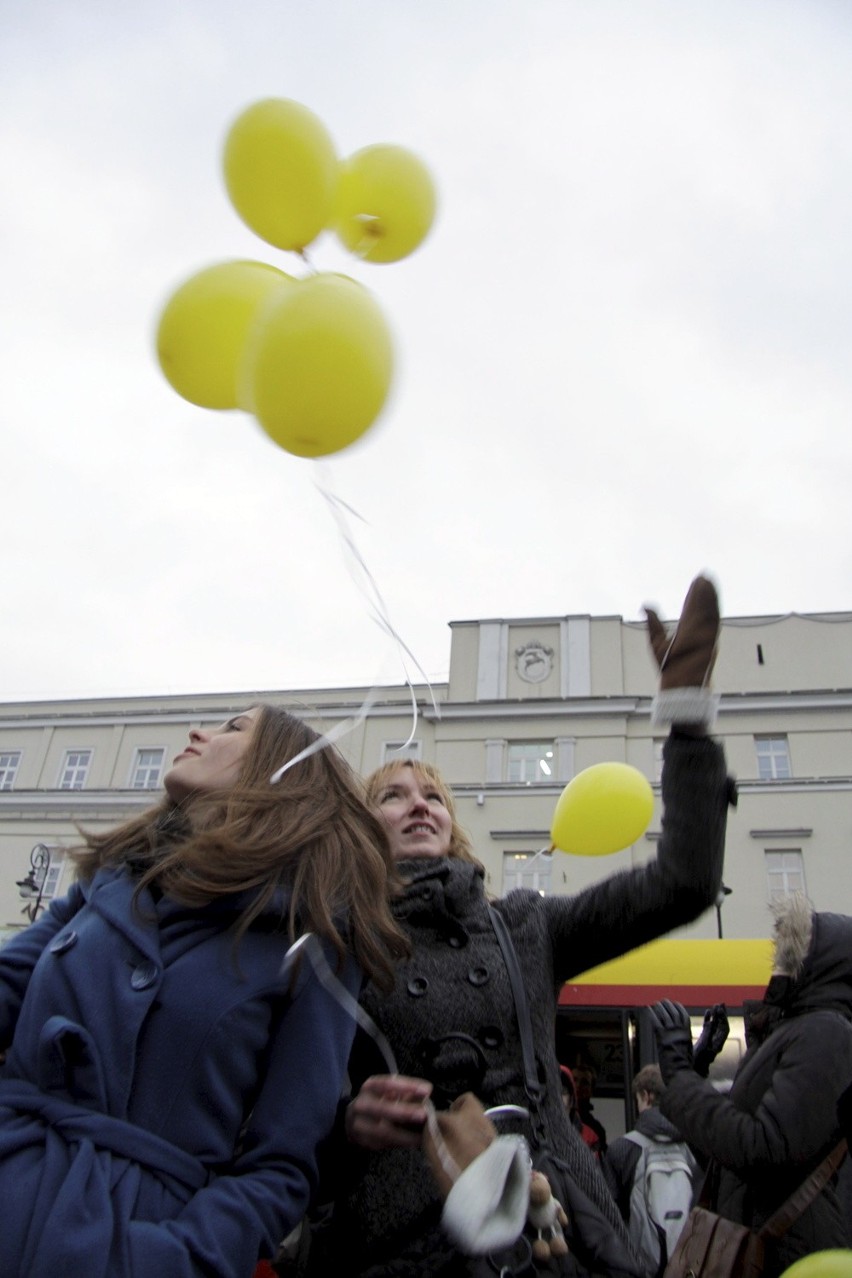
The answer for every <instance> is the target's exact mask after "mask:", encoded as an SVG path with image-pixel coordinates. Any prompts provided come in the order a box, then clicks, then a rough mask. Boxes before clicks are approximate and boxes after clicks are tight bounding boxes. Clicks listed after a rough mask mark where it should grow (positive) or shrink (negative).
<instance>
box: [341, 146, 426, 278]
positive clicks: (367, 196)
mask: <svg viewBox="0 0 852 1278" xmlns="http://www.w3.org/2000/svg"><path fill="white" fill-rule="evenodd" d="M435 205H436V197H435V187H434V184H433V182H432V178H431V176H430V174H429V170H428V169H427V168H426V166H425V164H424V163H423V162H422V160H420V159H418V157H417V156H416V155H414V153H413V152H411V151H407V150H406V149H405V147H401V146H390V145H389V144H385V143H380V144H378V145H376V146H367V147H364V149H363V150H362V151H356V152H355V154H354V155H352V156H350V157H349V159H348V160H345V161H344V162H343V163H342V164H341V166H340V179H339V181H338V186H337V194H336V196H335V201H334V221H333V226H334V230H335V231H336V233H337V235H338V237H339V238H340V240H341V241H342V242H343V244H344V245H345V246H346V248H348V249H349V250H350V251H351V252H353V253H357V254H358V256H359V257H363V258H365V259H366V260H367V261H368V262H398V261H399V259H400V258H402V257H407V256H408V254H409V253H413V252H414V250H415V249H416V248H417V246H418V245H419V244H420V243H422V241H423V240H424V239H425V238H426V235H427V234H428V232H429V228H430V227H431V225H432V222H433V219H434V217H435Z"/></svg>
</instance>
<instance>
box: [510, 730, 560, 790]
mask: <svg viewBox="0 0 852 1278" xmlns="http://www.w3.org/2000/svg"><path fill="white" fill-rule="evenodd" d="M506 768H507V778H506V779H507V780H508V781H514V782H515V783H516V784H520V785H534V784H535V783H536V782H542V781H553V780H555V776H554V774H555V764H554V761H553V742H552V741H514V742H511V741H510V742H509V749H508V753H507V756H506Z"/></svg>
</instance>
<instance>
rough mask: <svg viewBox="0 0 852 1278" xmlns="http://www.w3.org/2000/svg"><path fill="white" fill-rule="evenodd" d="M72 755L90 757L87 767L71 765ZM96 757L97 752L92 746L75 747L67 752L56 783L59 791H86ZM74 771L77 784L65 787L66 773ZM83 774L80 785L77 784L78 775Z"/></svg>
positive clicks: (77, 764)
mask: <svg viewBox="0 0 852 1278" xmlns="http://www.w3.org/2000/svg"><path fill="white" fill-rule="evenodd" d="M72 755H88V758H87V760H86V764H85V767H84V766H83V765H82V764H80V763H75V764H73V765H72V764H71V762H70V760H71V756H72ZM94 757H95V751H94V748H93V747H92V746H74V747H70V748H69V749H67V750H66V751H65V754H64V756H63V759H62V763H61V765H60V768H59V777H58V779H57V782H56V788H57V790H85V788H86V782H87V781H88V779H89V773H90V772H91V770H92V760H93V759H94ZM72 766H73V770H74V776H75V783H74V784H72V785H64V784H63V781H64V779H65V776H66V773H68V772H69V770H70V769H71V768H72ZM78 773H82V776H81V778H80V781H79V784H77V783H76V778H77V774H78Z"/></svg>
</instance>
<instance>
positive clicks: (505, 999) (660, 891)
mask: <svg viewBox="0 0 852 1278" xmlns="http://www.w3.org/2000/svg"><path fill="white" fill-rule="evenodd" d="M663 800H664V809H665V811H664V818H663V833H662V838H661V839H660V842H659V844H658V845H657V855H656V857H655V859H654V860H652V861H651V862H650V863H649V864H648V865H646V866H644V867H640V868H636V869H632V870H626V871H623V872H621V873H619V874H616V875H613V876H612V877H610V878H608V879H605V880H604V881H603V882H601V883H598V884H596V885H594V886H592V887H589V888H587V889H585V890H584V891H583V892H580V893H579V894H578V895H576V896H557V895H554V896H547V897H542V896H540V895H539V894H538V893H537V892H530V891H517V892H512V893H510V894H509V895H508V896H507V897H505V898H504V899H502V900H500V901H497V902H495V905H496V908H497V909H499V911H500V912H501V913H502V915H503V917H504V919H505V921H506V923H507V924H508V926H509V930H510V932H511V935H512V939H513V941H514V944H515V947H516V949H517V952H518V958H519V961H520V963H521V966H522V970H523V974H524V977H525V982H526V988H527V994H528V998H529V1003H530V1009H531V1014H532V1019H533V1033H534V1037H535V1046H536V1056H537V1062H538V1068H539V1072H540V1077H541V1078H542V1079H543V1080H544V1081H545V1083H546V1087H547V1094H546V1099H545V1106H546V1125H547V1131H548V1135H549V1138H550V1141H551V1143H552V1145H553V1147H554V1148H555V1149H556V1151H557V1152H558V1153H559V1154H560V1155H561V1156H562V1157H563V1158H565V1159H566V1160H567V1161H568V1162H569V1163H570V1165H571V1167H572V1169H573V1177H574V1180H575V1181H576V1182H577V1183H578V1184H579V1185H580V1187H581V1188H582V1189H583V1190H584V1191H585V1192H586V1194H587V1195H588V1196H589V1197H590V1198H591V1199H592V1200H593V1203H594V1204H596V1211H597V1215H598V1224H597V1226H596V1229H597V1232H598V1235H599V1236H598V1237H597V1238H591V1237H587V1238H585V1239H582V1240H578V1242H577V1245H578V1247H579V1248H581V1249H582V1248H583V1247H586V1248H587V1249H592V1250H593V1249H594V1247H595V1246H596V1245H598V1244H599V1243H601V1241H602V1240H612V1239H618V1238H620V1239H624V1238H625V1233H624V1229H623V1225H622V1222H621V1218H620V1217H619V1215H618V1211H617V1209H616V1207H615V1203H614V1202H613V1200H612V1198H611V1196H610V1194H609V1192H608V1190H607V1188H606V1185H605V1183H604V1181H603V1178H602V1176H601V1173H600V1170H599V1166H598V1164H597V1162H596V1160H595V1159H594V1158H593V1157H592V1155H591V1154H590V1153H589V1150H588V1149H587V1148H586V1146H585V1145H584V1144H583V1142H582V1140H581V1139H580V1137H579V1135H578V1133H577V1132H576V1130H575V1129H574V1128H573V1127H572V1126H571V1124H570V1122H569V1121H568V1117H567V1114H566V1112H565V1108H564V1106H563V1104H562V1100H561V1086H560V1076H559V1065H558V1062H557V1059H556V1050H555V1042H554V1025H555V1011H556V1003H555V997H554V991H555V990H556V989H557V988H558V987H561V985H562V984H563V983H564V982H565V981H566V980H569V979H570V978H571V977H573V976H577V975H578V974H579V973H580V972H583V971H586V970H587V969H588V968H591V967H594V966H596V965H597V964H599V963H603V962H605V961H606V960H609V959H612V958H615V957H617V956H618V955H620V954H623V953H625V952H626V951H627V950H630V949H632V948H634V947H635V946H637V945H642V944H644V943H645V942H647V941H651V940H653V939H654V938H655V937H658V936H661V935H662V934H664V933H666V932H669V931H671V929H672V928H675V927H678V926H680V925H681V924H684V923H687V922H689V921H690V920H692V919H694V918H695V917H697V915H699V914H700V913H701V912H702V911H703V910H705V909H707V907H708V906H710V905H711V904H712V903H713V901H714V900H715V896H716V893H717V891H718V888H719V883H720V879H721V870H722V853H723V846H724V832H725V820H726V814H727V805H728V785H727V778H726V774H725V765H724V757H723V754H722V750H721V748H720V747H719V745H718V744H717V743H715V742H713V741H711V740H709V739H690V738H686V737H683V738H681V737H674V736H673V737H672V738H670V740H669V742H668V743H667V746H666V751H665V769H664V775H663ZM401 869H402V871H403V874H404V875H405V876H406V877H407V878H408V880H409V886H408V888H407V891H406V892H405V895H404V897H403V898H402V899H401V900H400V901H399V902H398V903H397V905H396V907H395V910H396V914H397V917H398V918H399V920H400V921H401V923H402V925H403V927H404V929H405V931H406V932H407V934H408V936H409V937H410V939H411V941H412V944H413V955H412V957H411V959H410V960H408V961H407V962H406V963H404V964H403V965H402V966H401V968H400V969H399V971H398V975H397V980H396V986H395V989H394V991H393V993H392V994H390V995H389V996H382V995H381V994H379V993H378V992H377V991H376V990H375V989H373V988H372V987H368V988H367V990H366V991H365V993H364V995H363V999H362V1001H363V1003H364V1006H365V1008H366V1009H367V1011H368V1012H369V1013H370V1015H371V1016H372V1017H373V1018H374V1019H375V1020H376V1021H377V1022H378V1024H379V1026H380V1027H381V1029H382V1030H383V1031H384V1033H385V1035H386V1036H387V1038H388V1039H389V1041H390V1043H391V1046H392V1047H393V1050H394V1052H395V1054H396V1057H397V1061H398V1065H399V1069H400V1071H401V1072H402V1073H404V1074H410V1075H415V1076H421V1077H425V1078H428V1079H430V1080H431V1082H432V1083H433V1085H434V1089H435V1090H434V1098H435V1103H436V1105H437V1106H438V1107H442V1106H446V1105H447V1104H449V1103H450V1101H452V1100H453V1099H454V1098H455V1097H456V1096H458V1095H459V1094H460V1093H461V1092H464V1091H468V1090H469V1091H473V1092H474V1093H476V1095H477V1096H479V1097H480V1099H481V1100H482V1101H483V1102H484V1103H485V1104H486V1105H487V1106H492V1105H499V1104H504V1103H513V1104H519V1105H524V1104H526V1095H525V1092H524V1086H523V1072H522V1059H521V1049H520V1041H519V1036H518V1029H517V1023H516V1019H515V1010H514V1004H513V1001H512V995H511V991H510V987H509V981H508V976H507V973H506V968H505V965H504V962H503V959H502V956H501V953H500V950H499V948H498V944H497V940H496V936H495V934H494V930H493V928H492V926H491V923H490V921H489V916H488V909H487V901H486V897H485V891H484V886H483V879H482V874H481V872H480V871H479V870H478V869H477V868H476V867H475V866H473V865H471V864H468V863H466V862H463V861H458V860H445V859H440V860H428V859H423V860H419V861H412V862H409V863H404V864H403V865H402V866H401ZM359 1037H360V1036H359ZM383 1072H386V1069H385V1068H384V1067H383V1065H382V1062H381V1061H380V1060H379V1059H378V1057H377V1056H376V1055H373V1056H372V1057H369V1056H368V1058H367V1059H366V1060H363V1061H361V1062H353V1073H355V1074H356V1076H355V1078H354V1082H355V1086H356V1089H357V1086H358V1083H359V1081H360V1079H361V1078H363V1077H364V1076H365V1075H366V1074H368V1073H383ZM507 1130H508V1129H507ZM526 1134H529V1133H526ZM341 1170H343V1172H344V1185H343V1191H342V1193H340V1194H339V1197H338V1204H337V1209H338V1213H337V1227H336V1232H337V1237H338V1238H339V1240H340V1242H341V1244H342V1255H343V1256H345V1260H346V1272H347V1273H348V1274H353V1275H355V1274H368V1273H369V1274H370V1275H376V1276H378V1275H383V1276H384V1275H407V1274H417V1275H420V1274H425V1273H429V1274H430V1275H438V1274H442V1275H443V1274H445V1273H446V1274H449V1273H454V1272H456V1271H457V1270H456V1269H455V1268H454V1266H458V1265H459V1261H458V1257H457V1256H455V1254H454V1253H453V1252H452V1249H451V1248H450V1247H449V1245H448V1244H447V1242H446V1241H445V1240H444V1238H443V1235H442V1234H441V1231H440V1227H439V1219H440V1211H441V1203H440V1201H439V1199H438V1197H437V1195H436V1193H435V1189H434V1186H433V1183H432V1180H431V1177H430V1174H429V1171H428V1168H427V1166H426V1164H425V1162H424V1159H423V1157H422V1155H421V1153H420V1151H419V1150H390V1151H386V1152H382V1153H370V1152H367V1151H364V1150H361V1149H356V1148H350V1150H349V1151H348V1164H347V1166H346V1167H345V1168H342V1169H341ZM328 1272H331V1270H330V1269H329V1270H328Z"/></svg>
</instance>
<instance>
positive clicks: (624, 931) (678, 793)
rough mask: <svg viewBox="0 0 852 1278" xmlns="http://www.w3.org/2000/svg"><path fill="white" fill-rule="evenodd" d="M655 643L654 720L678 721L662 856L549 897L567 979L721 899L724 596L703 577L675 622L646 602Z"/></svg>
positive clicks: (726, 789)
mask: <svg viewBox="0 0 852 1278" xmlns="http://www.w3.org/2000/svg"><path fill="white" fill-rule="evenodd" d="M646 611H647V613H648V630H649V638H650V643H651V650H652V653H653V655H654V658H655V661H656V664H657V666H658V668H659V670H660V688H659V693H658V695H657V697H656V699H655V703H654V716H655V722H657V723H667V724H670V725H671V733H670V736H669V739H668V740H667V742H666V744H665V747H664V753H663V776H662V799H663V818H662V834H661V837H660V840H659V842H658V844H657V852H656V857H655V858H654V859H653V860H652V861H650V862H649V863H648V864H647V865H645V866H641V867H637V868H636V869H632V870H627V871H624V872H622V873H619V874H615V875H613V876H612V877H610V878H608V879H605V880H604V881H603V882H602V883H598V884H595V885H593V886H592V887H590V888H587V889H585V891H583V892H580V893H578V894H577V895H576V896H574V897H558V896H557V897H551V898H548V899H546V900H545V901H543V902H542V908H543V909H544V910H545V913H546V915H547V921H548V929H549V933H550V937H551V941H552V945H553V961H554V972H555V975H556V977H557V979H558V980H559V981H564V980H567V979H570V977H572V976H576V975H578V974H579V973H580V972H582V971H586V970H587V969H588V968H590V967H595V966H597V965H598V964H599V963H603V962H606V961H607V960H609V959H612V958H616V957H618V956H619V955H621V954H624V953H626V952H627V951H628V950H631V949H634V948H635V947H636V946H637V945H643V944H645V943H646V942H648V941H651V940H654V939H655V938H656V937H659V936H662V935H664V934H665V933H666V932H670V931H671V930H672V929H673V928H676V927H681V926H683V925H684V924H686V923H689V922H691V921H692V920H693V919H695V918H697V917H698V916H699V915H700V914H701V913H703V911H704V910H706V909H707V908H709V907H710V906H711V905H713V903H714V902H715V900H716V896H717V894H718V892H719V890H720V887H721V881H722V860H723V854H724V845H725V826H726V820H727V809H728V803H729V801H731V799H732V797H733V783H732V782H731V781H730V780H729V778H728V777H727V774H726V770H725V760H724V754H723V752H722V748H721V746H720V745H719V744H718V743H717V742H715V741H713V740H712V739H711V738H710V737H708V736H707V735H706V729H707V727H708V726H709V724H710V723H711V721H712V717H713V710H714V702H713V698H712V696H711V694H710V691H709V677H710V672H711V670H712V668H713V664H714V661H715V658H716V644H717V639H718V632H719V603H718V599H717V596H716V590H715V587H714V586H713V584H712V582H710V581H709V580H708V579H707V578H706V577H697V578H696V579H695V581H693V583H692V585H691V586H690V588H689V592H688V594H687V596H686V599H685V601H684V605H683V609H682V613H681V618H680V621H679V623H678V625H677V627H676V628H675V629H674V631H673V632H669V631H667V630H666V628H665V627H664V626H663V623H662V622H661V621H660V619H659V617H658V616H657V614H656V612H654V611H653V609H647V610H646Z"/></svg>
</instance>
